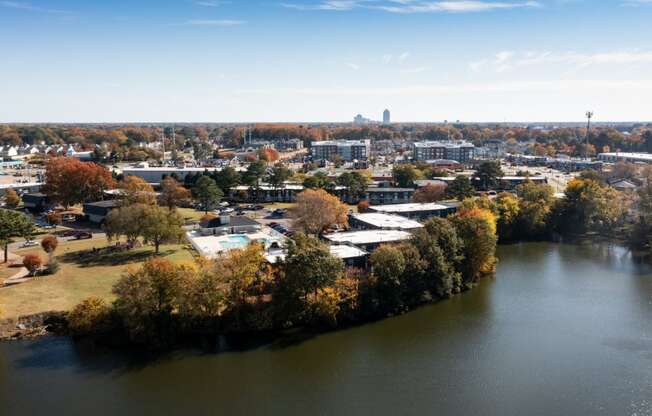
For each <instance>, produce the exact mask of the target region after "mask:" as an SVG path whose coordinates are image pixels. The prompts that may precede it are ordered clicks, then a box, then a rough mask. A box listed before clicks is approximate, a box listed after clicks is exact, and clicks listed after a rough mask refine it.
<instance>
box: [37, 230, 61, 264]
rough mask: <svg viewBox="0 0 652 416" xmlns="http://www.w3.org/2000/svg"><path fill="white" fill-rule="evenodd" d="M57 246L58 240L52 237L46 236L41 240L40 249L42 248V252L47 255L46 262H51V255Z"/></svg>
mask: <svg viewBox="0 0 652 416" xmlns="http://www.w3.org/2000/svg"><path fill="white" fill-rule="evenodd" d="M58 246H59V240H57V237H55V236H53V235H48V236H46V237H43V239H42V240H41V247H42V248H43V251H45V252H46V253H47V254H48V262H51V261H52V254H53V253H54V251H55V250H56V249H57V247H58Z"/></svg>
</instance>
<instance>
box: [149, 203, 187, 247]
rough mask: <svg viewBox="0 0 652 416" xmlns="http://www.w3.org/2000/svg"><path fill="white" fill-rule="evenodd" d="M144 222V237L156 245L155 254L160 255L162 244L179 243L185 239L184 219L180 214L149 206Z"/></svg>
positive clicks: (167, 209)
mask: <svg viewBox="0 0 652 416" xmlns="http://www.w3.org/2000/svg"><path fill="white" fill-rule="evenodd" d="M141 220H142V226H141V227H142V228H141V230H142V237H143V239H144V240H145V241H147V242H151V243H152V244H154V252H155V253H156V254H158V253H159V248H160V246H161V244H163V243H165V242H178V241H180V240H181V239H182V238H183V228H182V226H183V218H182V217H181V215H179V213H178V212H176V211H173V210H170V209H169V208H163V207H159V206H147V207H145V210H144V215H143V216H142V218H141Z"/></svg>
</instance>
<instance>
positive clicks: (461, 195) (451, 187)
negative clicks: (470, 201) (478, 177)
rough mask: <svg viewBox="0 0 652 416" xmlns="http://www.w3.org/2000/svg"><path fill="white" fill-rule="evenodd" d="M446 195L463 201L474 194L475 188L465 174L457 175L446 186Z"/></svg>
mask: <svg viewBox="0 0 652 416" xmlns="http://www.w3.org/2000/svg"><path fill="white" fill-rule="evenodd" d="M446 195H447V196H448V197H450V198H455V199H457V200H458V201H463V200H465V199H466V198H470V197H472V196H474V195H475V188H473V185H472V184H471V180H470V179H469V178H468V177H467V176H462V175H459V176H457V177H455V179H454V180H453V181H452V182H451V183H450V184H448V186H447V187H446Z"/></svg>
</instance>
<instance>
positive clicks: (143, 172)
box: [122, 163, 221, 184]
mask: <svg viewBox="0 0 652 416" xmlns="http://www.w3.org/2000/svg"><path fill="white" fill-rule="evenodd" d="M219 170H221V168H195V167H188V168H178V167H174V166H171V167H170V166H163V167H150V166H149V165H148V164H147V163H142V164H140V165H139V167H131V168H124V169H122V173H123V174H124V175H125V176H138V177H139V178H141V179H144V180H145V181H147V182H148V183H152V184H158V183H161V182H162V181H163V178H166V177H170V176H173V177H176V179H177V180H179V181H181V182H183V180H184V179H185V178H186V176H188V175H190V174H192V175H195V174H198V173H203V172H208V173H211V172H214V171H219Z"/></svg>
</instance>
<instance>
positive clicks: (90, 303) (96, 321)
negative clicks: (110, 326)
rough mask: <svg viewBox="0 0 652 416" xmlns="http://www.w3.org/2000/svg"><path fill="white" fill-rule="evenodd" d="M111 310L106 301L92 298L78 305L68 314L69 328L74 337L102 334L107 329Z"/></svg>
mask: <svg viewBox="0 0 652 416" xmlns="http://www.w3.org/2000/svg"><path fill="white" fill-rule="evenodd" d="M110 313H111V309H110V308H109V306H108V305H107V304H106V302H105V301H104V299H102V298H99V297H90V298H87V299H84V300H83V301H81V302H80V303H79V304H77V305H76V306H75V307H74V308H73V309H72V311H70V313H68V316H67V317H66V318H67V321H68V328H69V329H70V331H71V332H72V333H73V334H74V335H88V334H96V333H101V332H103V331H104V330H105V329H106V324H107V320H108V317H109V315H110Z"/></svg>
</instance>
